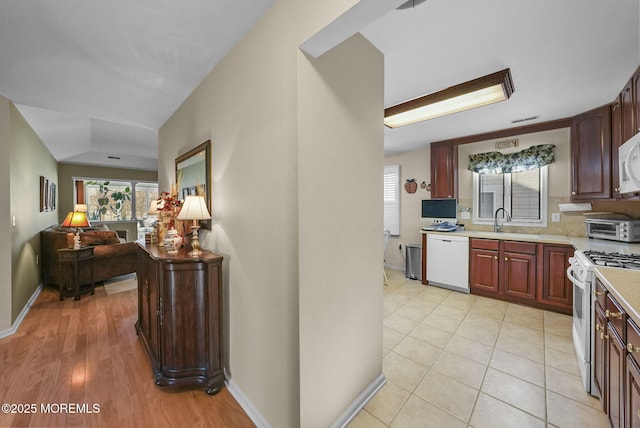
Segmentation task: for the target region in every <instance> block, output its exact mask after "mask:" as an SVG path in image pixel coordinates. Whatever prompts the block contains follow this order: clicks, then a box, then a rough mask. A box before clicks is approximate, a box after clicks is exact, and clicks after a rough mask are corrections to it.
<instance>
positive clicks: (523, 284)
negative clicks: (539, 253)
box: [501, 252, 537, 302]
mask: <svg viewBox="0 0 640 428" xmlns="http://www.w3.org/2000/svg"><path fill="white" fill-rule="evenodd" d="M501 263H502V294H504V295H506V296H509V297H511V298H513V299H514V300H521V301H530V302H533V301H535V300H536V266H537V261H536V256H535V254H520V253H511V252H504V253H503V260H502V261H501Z"/></svg>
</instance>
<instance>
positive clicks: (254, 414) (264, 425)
mask: <svg viewBox="0 0 640 428" xmlns="http://www.w3.org/2000/svg"><path fill="white" fill-rule="evenodd" d="M227 379H228V378H227ZM227 389H228V390H229V392H230V393H231V395H233V398H235V399H236V401H237V402H238V404H240V407H242V409H243V410H244V412H245V413H246V414H247V416H249V418H250V419H251V421H252V422H253V423H254V424H256V427H257V428H270V427H271V425H269V422H267V420H266V419H265V418H264V417H263V416H262V415H261V414H260V412H259V411H258V410H257V409H256V408H255V407H253V404H252V403H251V401H249V399H248V398H247V396H246V395H244V393H243V392H242V390H241V389H240V388H238V385H237V384H236V383H235V382H234V381H233V379H229V380H227Z"/></svg>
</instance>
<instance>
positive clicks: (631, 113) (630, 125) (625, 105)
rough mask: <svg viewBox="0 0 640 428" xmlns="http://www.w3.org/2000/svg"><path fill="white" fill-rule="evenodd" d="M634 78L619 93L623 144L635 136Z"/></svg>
mask: <svg viewBox="0 0 640 428" xmlns="http://www.w3.org/2000/svg"><path fill="white" fill-rule="evenodd" d="M633 83H634V78H631V79H629V81H628V82H627V84H626V85H625V86H624V88H622V92H620V108H621V116H622V126H621V137H622V142H623V143H624V142H625V141H627V140H628V139H629V138H631V137H633V136H634V135H635V134H636V129H637V127H636V114H635V105H634V99H633Z"/></svg>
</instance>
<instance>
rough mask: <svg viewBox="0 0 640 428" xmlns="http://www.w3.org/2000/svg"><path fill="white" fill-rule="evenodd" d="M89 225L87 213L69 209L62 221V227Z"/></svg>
mask: <svg viewBox="0 0 640 428" xmlns="http://www.w3.org/2000/svg"><path fill="white" fill-rule="evenodd" d="M87 226H91V223H89V219H88V218H87V213H83V212H76V211H71V212H70V213H69V214H67V217H66V218H65V219H64V221H63V222H62V227H87Z"/></svg>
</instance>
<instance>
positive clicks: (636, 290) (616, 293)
mask: <svg viewBox="0 0 640 428" xmlns="http://www.w3.org/2000/svg"><path fill="white" fill-rule="evenodd" d="M596 276H597V277H598V278H600V280H601V281H602V283H603V284H604V285H605V287H607V289H608V290H609V292H610V293H611V294H612V295H613V297H614V298H615V299H616V301H617V302H618V303H620V305H621V306H622V308H623V309H624V310H625V311H626V312H627V314H629V316H630V317H631V319H633V320H634V321H635V323H636V324H638V325H640V271H639V270H629V269H619V268H610V267H598V268H596Z"/></svg>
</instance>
